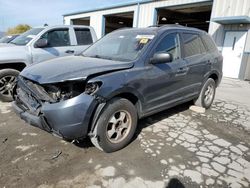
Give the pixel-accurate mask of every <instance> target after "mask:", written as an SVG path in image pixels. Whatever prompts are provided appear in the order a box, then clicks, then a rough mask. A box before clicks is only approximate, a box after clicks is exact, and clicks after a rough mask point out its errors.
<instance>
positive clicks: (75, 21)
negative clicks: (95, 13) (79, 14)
mask: <svg viewBox="0 0 250 188" xmlns="http://www.w3.org/2000/svg"><path fill="white" fill-rule="evenodd" d="M72 22H73V25H87V26H89V25H90V17H86V18H78V19H73V20H72Z"/></svg>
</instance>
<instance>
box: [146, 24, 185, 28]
mask: <svg viewBox="0 0 250 188" xmlns="http://www.w3.org/2000/svg"><path fill="white" fill-rule="evenodd" d="M148 27H185V26H183V25H180V24H158V25H151V26H148Z"/></svg>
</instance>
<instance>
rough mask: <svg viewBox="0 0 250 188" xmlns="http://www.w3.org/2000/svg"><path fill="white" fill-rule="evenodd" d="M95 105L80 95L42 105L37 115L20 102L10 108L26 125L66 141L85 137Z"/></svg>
mask: <svg viewBox="0 0 250 188" xmlns="http://www.w3.org/2000/svg"><path fill="white" fill-rule="evenodd" d="M20 101H21V99H20ZM97 104H98V102H97V101H96V100H95V99H94V97H93V96H89V95H86V94H81V95H79V96H77V97H74V98H72V99H69V100H66V101H62V102H59V103H53V104H51V103H43V104H42V106H41V107H40V112H39V114H38V115H36V114H32V113H31V112H30V111H29V110H26V109H25V108H23V105H24V104H22V103H20V102H16V101H15V102H13V103H12V106H13V108H14V110H15V112H16V113H17V114H18V115H19V116H20V118H21V119H23V120H24V121H26V122H27V123H29V124H31V125H33V126H35V127H39V128H40V129H43V130H45V131H47V132H51V133H55V134H57V135H59V136H61V137H63V138H66V139H78V138H83V137H86V136H87V134H88V128H89V124H90V120H91V116H92V114H93V112H94V110H95V108H96V106H97Z"/></svg>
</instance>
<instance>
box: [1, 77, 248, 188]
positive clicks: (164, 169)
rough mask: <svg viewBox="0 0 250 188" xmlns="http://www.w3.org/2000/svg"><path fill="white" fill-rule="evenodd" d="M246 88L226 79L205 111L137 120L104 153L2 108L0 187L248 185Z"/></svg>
mask: <svg viewBox="0 0 250 188" xmlns="http://www.w3.org/2000/svg"><path fill="white" fill-rule="evenodd" d="M249 96H250V84H249V83H248V82H242V81H238V80H232V79H224V80H223V81H222V84H221V85H220V87H219V88H218V92H217V96H216V99H215V102H214V105H213V106H212V108H211V109H210V110H207V111H206V112H205V113H198V112H195V111H193V110H190V109H189V104H184V105H181V106H177V107H175V108H172V109H169V110H166V111H164V112H161V113H159V114H156V115H153V116H150V117H148V118H145V119H143V120H140V121H139V125H138V130H137V134H136V136H135V138H134V140H133V142H132V143H131V144H130V145H129V146H128V147H126V148H124V149H123V150H121V151H118V152H115V153H112V154H105V153H103V152H101V151H99V150H97V149H96V148H95V147H93V146H92V144H91V143H90V141H89V140H85V141H84V142H82V143H74V144H72V143H69V142H65V141H63V140H61V139H60V138H57V137H54V136H52V135H50V134H48V133H46V132H44V131H42V130H39V129H37V128H35V127H32V126H29V125H28V124H26V123H24V122H23V121H22V120H20V119H19V118H18V117H17V116H16V115H15V114H14V113H13V112H12V110H11V106H10V104H8V103H0V153H1V157H0V186H1V187H84V188H85V187H92V188H99V187H131V188H134V187H140V188H144V187H145V188H146V187H153V188H156V187H157V188H158V187H169V188H174V187H179V188H182V187H187V188H188V187H250V145H249V143H250V142H249V141H250V137H249V134H250V100H249Z"/></svg>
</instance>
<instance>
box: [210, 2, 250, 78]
mask: <svg viewBox="0 0 250 188" xmlns="http://www.w3.org/2000/svg"><path fill="white" fill-rule="evenodd" d="M229 16H230V17H231V16H250V0H214V2H213V9H212V14H211V19H212V18H216V17H229ZM226 31H248V34H247V39H246V46H245V49H244V55H243V58H242V66H241V70H240V77H239V78H240V79H248V80H249V79H250V24H233V25H221V24H217V23H214V22H211V23H210V25H209V33H210V34H211V35H212V36H213V38H214V39H215V42H216V44H217V45H218V47H219V49H220V50H222V47H223V43H224V38H225V32H226Z"/></svg>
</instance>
